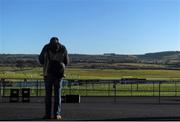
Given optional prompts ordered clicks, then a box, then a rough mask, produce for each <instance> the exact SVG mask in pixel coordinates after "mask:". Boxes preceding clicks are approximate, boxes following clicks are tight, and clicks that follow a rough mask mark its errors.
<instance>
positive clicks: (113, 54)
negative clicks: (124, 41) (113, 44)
mask: <svg viewBox="0 0 180 122" xmlns="http://www.w3.org/2000/svg"><path fill="white" fill-rule="evenodd" d="M115 55H116V54H115V53H104V56H115Z"/></svg>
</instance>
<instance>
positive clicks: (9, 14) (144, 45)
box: [0, 0, 180, 54]
mask: <svg viewBox="0 0 180 122" xmlns="http://www.w3.org/2000/svg"><path fill="white" fill-rule="evenodd" d="M52 36H57V37H59V38H60V40H61V42H62V43H63V44H64V45H65V46H66V48H67V49H68V52H69V53H80V54H103V53H118V54H144V53H148V52H160V51H180V1H179V0H0V53H13V54H17V53H21V54H22V53H25V54H38V53H40V51H41V49H42V47H43V46H44V44H46V43H48V42H49V39H50V38H51V37H52Z"/></svg>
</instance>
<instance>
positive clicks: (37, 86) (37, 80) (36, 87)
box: [36, 80, 39, 97]
mask: <svg viewBox="0 0 180 122" xmlns="http://www.w3.org/2000/svg"><path fill="white" fill-rule="evenodd" d="M38 85H39V84H38V80H37V82H36V96H37V97H38Z"/></svg>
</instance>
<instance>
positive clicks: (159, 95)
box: [159, 81, 161, 104]
mask: <svg viewBox="0 0 180 122" xmlns="http://www.w3.org/2000/svg"><path fill="white" fill-rule="evenodd" d="M160 103H161V83H160V81H159V104H160Z"/></svg>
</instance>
